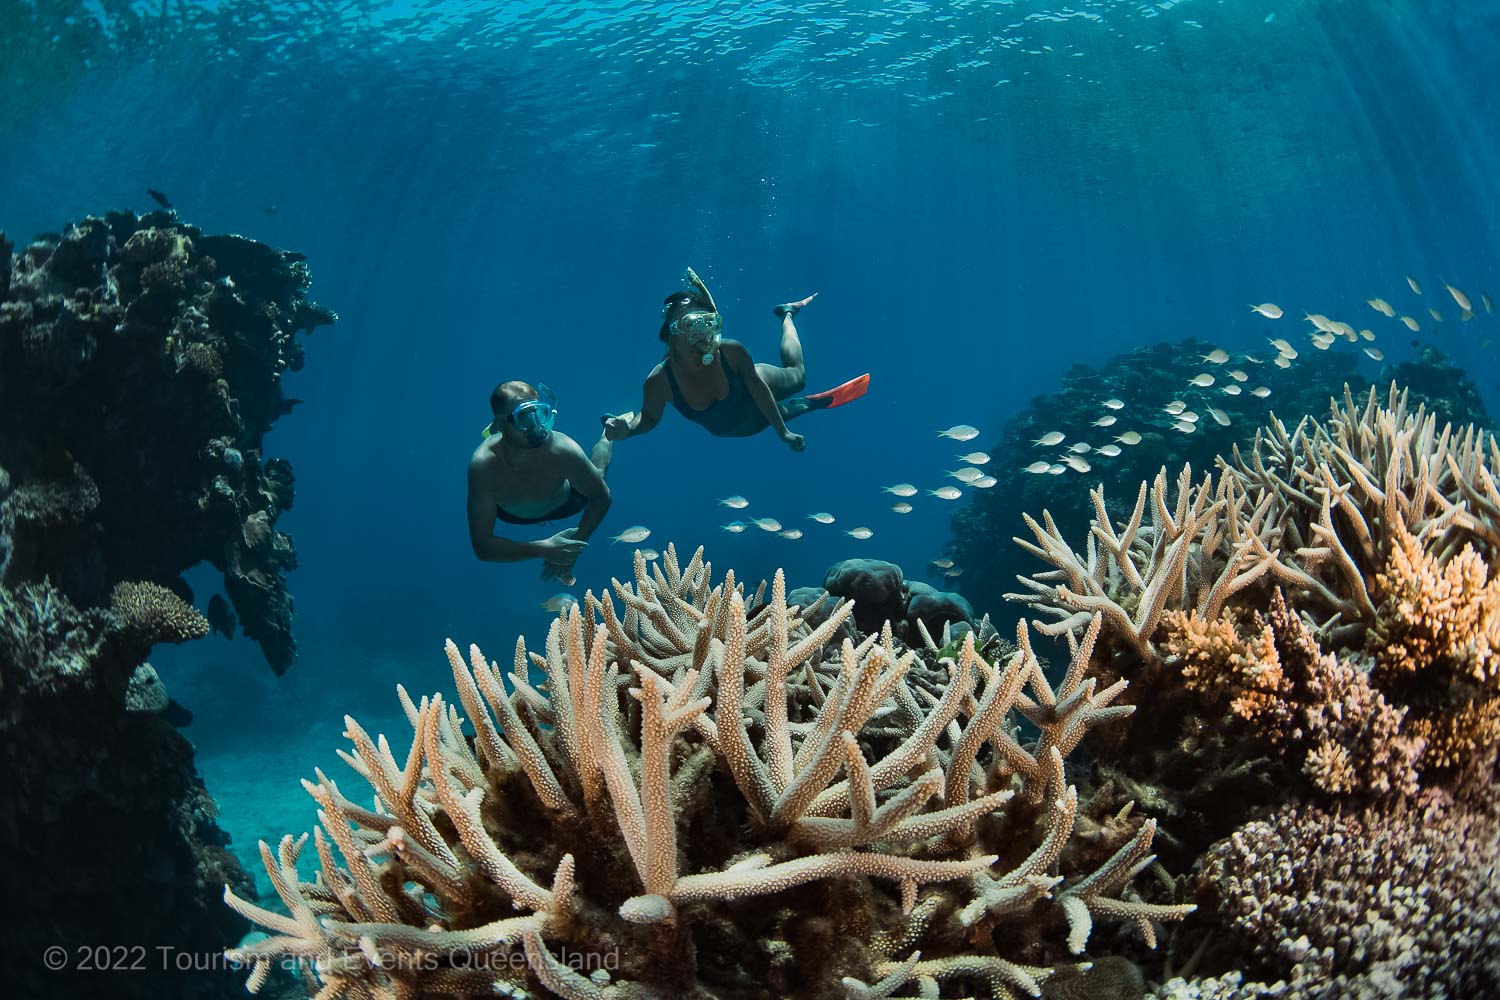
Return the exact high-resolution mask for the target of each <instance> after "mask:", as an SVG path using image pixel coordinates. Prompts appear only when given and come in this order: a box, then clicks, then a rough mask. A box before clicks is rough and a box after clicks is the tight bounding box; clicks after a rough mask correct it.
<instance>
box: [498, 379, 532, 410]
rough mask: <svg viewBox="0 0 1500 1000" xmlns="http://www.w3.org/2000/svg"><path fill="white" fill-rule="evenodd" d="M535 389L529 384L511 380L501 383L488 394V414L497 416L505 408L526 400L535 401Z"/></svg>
mask: <svg viewBox="0 0 1500 1000" xmlns="http://www.w3.org/2000/svg"><path fill="white" fill-rule="evenodd" d="M536 398H537V397H536V389H535V387H533V386H532V384H531V383H530V382H521V381H519V380H515V379H512V380H511V381H509V382H501V383H500V384H499V385H497V386H495V391H494V392H492V393H490V413H492V414H494V415H495V416H497V417H498V416H499V415H500V413H501V411H503V410H504V409H506V408H507V407H509V406H511V405H513V404H515V403H518V402H520V401H522V400H526V399H536Z"/></svg>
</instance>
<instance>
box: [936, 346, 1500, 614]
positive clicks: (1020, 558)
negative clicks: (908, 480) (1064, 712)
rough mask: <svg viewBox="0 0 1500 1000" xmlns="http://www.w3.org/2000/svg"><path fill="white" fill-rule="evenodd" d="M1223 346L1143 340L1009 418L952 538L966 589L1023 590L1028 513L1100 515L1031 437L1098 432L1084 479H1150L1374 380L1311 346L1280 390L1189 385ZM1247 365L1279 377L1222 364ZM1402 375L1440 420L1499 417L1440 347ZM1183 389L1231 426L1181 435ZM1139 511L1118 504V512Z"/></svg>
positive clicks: (1391, 374)
mask: <svg viewBox="0 0 1500 1000" xmlns="http://www.w3.org/2000/svg"><path fill="white" fill-rule="evenodd" d="M1212 349H1213V345H1211V344H1208V343H1205V342H1203V341H1198V340H1185V341H1180V342H1176V343H1170V344H1168V343H1162V344H1155V345H1152V346H1147V347H1140V348H1137V349H1135V350H1132V351H1129V352H1125V353H1122V354H1118V355H1116V356H1115V357H1113V358H1111V359H1109V361H1107V362H1106V363H1104V364H1102V365H1099V366H1097V367H1090V366H1086V365H1075V366H1074V367H1073V368H1071V369H1070V370H1069V371H1068V372H1067V374H1066V375H1064V377H1063V380H1062V385H1061V386H1060V387H1059V388H1058V390H1057V391H1056V392H1053V393H1051V394H1048V395H1045V396H1037V397H1036V398H1034V399H1033V400H1032V401H1031V402H1030V404H1029V405H1028V406H1027V408H1026V409H1025V410H1024V411H1022V412H1021V413H1019V414H1017V415H1016V416H1015V417H1013V418H1011V419H1010V420H1009V421H1008V422H1007V423H1006V424H1005V426H1004V427H1003V428H1001V430H1000V433H998V434H997V435H995V436H994V439H993V441H992V443H990V444H989V445H988V446H987V448H986V450H987V451H988V453H989V454H990V456H991V460H990V464H989V465H988V466H987V467H986V468H987V469H988V470H989V471H990V474H991V475H993V476H994V477H995V478H996V479H997V480H998V482H997V484H996V486H995V487H994V488H992V489H988V490H975V491H973V492H972V493H971V495H970V497H969V499H968V501H967V502H966V503H965V504H964V506H963V507H962V508H961V509H960V510H959V511H958V512H957V513H956V514H955V515H954V518H953V541H952V542H951V543H950V544H949V547H948V550H947V554H948V555H949V556H951V557H952V558H953V559H954V560H955V561H956V562H957V563H958V564H959V565H960V566H962V567H963V568H964V574H963V577H962V578H961V579H960V580H959V584H960V589H961V590H962V591H963V593H964V595H965V596H966V597H968V598H969V599H970V600H971V601H972V602H974V604H975V606H977V607H979V608H982V609H986V610H994V609H995V608H997V607H998V606H999V605H1000V603H1001V601H1002V599H1003V597H1004V594H1005V593H1006V592H1007V591H1010V590H1013V589H1014V586H1015V578H1016V577H1017V576H1018V575H1021V574H1024V573H1026V572H1027V571H1028V565H1029V560H1028V559H1027V557H1026V555H1025V553H1023V552H1018V551H1016V550H1015V549H1014V548H1012V547H1011V545H1010V539H1011V536H1012V535H1014V534H1015V533H1016V531H1017V530H1018V529H1019V527H1020V525H1021V521H1022V514H1023V513H1025V512H1028V511H1029V512H1033V513H1034V512H1036V511H1040V510H1043V509H1045V510H1048V511H1050V512H1051V514H1052V517H1053V519H1054V521H1056V523H1057V525H1058V527H1059V530H1060V531H1061V532H1062V533H1063V534H1064V535H1065V536H1066V537H1077V536H1079V535H1082V534H1084V533H1085V532H1086V531H1087V530H1088V526H1089V522H1090V520H1091V519H1092V518H1093V517H1094V516H1095V510H1094V507H1093V505H1092V503H1091V502H1090V499H1089V495H1088V493H1087V491H1086V490H1083V489H1080V488H1079V483H1078V473H1076V472H1074V471H1068V472H1065V473H1063V474H1061V475H1056V476H1050V475H1032V474H1028V473H1027V472H1026V471H1024V470H1025V467H1026V466H1027V465H1029V464H1031V463H1032V462H1034V461H1036V460H1037V459H1039V458H1040V459H1048V460H1051V459H1052V457H1053V454H1054V452H1052V451H1048V450H1046V449H1043V448H1039V447H1037V446H1035V445H1034V444H1033V443H1032V442H1033V441H1035V440H1037V439H1039V438H1041V436H1042V435H1043V434H1045V433H1047V432H1048V431H1054V430H1056V431H1062V432H1064V433H1066V434H1067V435H1068V437H1067V441H1068V442H1069V443H1073V442H1076V441H1079V440H1083V441H1090V442H1093V444H1094V448H1093V450H1092V451H1090V452H1089V453H1087V454H1086V455H1084V456H1083V457H1084V458H1086V459H1087V460H1088V462H1089V463H1090V465H1091V466H1092V469H1091V471H1090V473H1088V474H1085V475H1084V477H1083V478H1084V479H1086V480H1087V481H1088V482H1090V483H1096V482H1098V481H1099V480H1100V479H1101V478H1103V479H1105V480H1107V481H1109V482H1112V483H1132V482H1138V481H1141V480H1150V479H1151V478H1152V477H1153V476H1154V475H1155V473H1156V471H1157V470H1158V469H1160V468H1163V467H1166V468H1181V467H1182V466H1184V465H1192V466H1193V467H1195V468H1199V469H1208V468H1213V467H1214V466H1215V463H1216V461H1217V458H1218V456H1220V455H1229V454H1231V453H1232V450H1233V449H1234V447H1235V446H1236V445H1239V446H1241V447H1244V448H1248V447H1249V446H1250V444H1251V442H1252V440H1253V436H1252V435H1253V431H1254V430H1255V429H1256V428H1258V427H1260V426H1261V425H1262V424H1263V423H1264V422H1265V420H1266V418H1267V416H1268V414H1269V413H1270V411H1271V410H1273V409H1274V410H1275V411H1276V412H1279V413H1290V414H1303V413H1319V412H1324V411H1326V409H1327V400H1328V392H1329V389H1330V387H1334V386H1338V385H1340V384H1347V385H1348V386H1349V387H1350V390H1351V392H1353V393H1354V394H1356V395H1363V394H1364V393H1365V392H1366V391H1367V390H1368V389H1369V388H1370V387H1371V386H1372V383H1371V382H1370V381H1368V380H1366V379H1365V378H1364V377H1363V376H1362V375H1361V374H1360V373H1359V371H1358V369H1357V367H1356V365H1355V362H1354V358H1353V357H1352V356H1351V355H1349V354H1345V353H1338V352H1326V353H1324V352H1306V353H1304V354H1303V356H1302V357H1301V358H1299V359H1298V361H1297V363H1296V365H1294V366H1293V367H1292V368H1291V369H1290V370H1288V371H1284V372H1277V373H1276V375H1275V378H1274V380H1273V381H1269V382H1268V384H1270V385H1273V386H1274V392H1273V394H1272V395H1271V396H1269V397H1267V398H1260V397H1257V396H1255V395H1253V394H1252V393H1251V392H1249V391H1243V392H1241V393H1239V394H1237V395H1228V394H1225V393H1223V392H1221V391H1220V389H1221V386H1218V385H1216V386H1213V387H1209V388H1206V389H1199V388H1196V387H1194V386H1191V385H1186V384H1185V382H1186V380H1187V378H1188V377H1189V376H1190V375H1192V374H1193V373H1195V372H1201V371H1204V370H1205V368H1206V367H1212V366H1207V365H1205V364H1204V363H1203V362H1202V361H1200V360H1199V359H1200V358H1201V357H1202V356H1204V355H1206V354H1208V353H1209V352H1210V351H1211V350H1212ZM1236 366H1239V367H1240V368H1242V369H1245V370H1246V371H1247V372H1248V374H1249V376H1250V378H1251V379H1252V381H1248V382H1246V383H1245V386H1246V389H1247V390H1248V388H1249V387H1251V386H1254V385H1255V382H1254V381H1253V380H1254V379H1258V378H1262V377H1265V378H1266V379H1268V380H1269V379H1270V376H1269V375H1264V376H1263V375H1262V370H1261V369H1258V368H1257V367H1256V366H1255V365H1254V364H1251V363H1248V362H1241V361H1239V360H1234V359H1231V361H1230V362H1228V363H1226V364H1224V365H1223V366H1222V368H1221V369H1215V371H1218V372H1219V373H1220V374H1219V379H1220V382H1223V381H1225V379H1224V375H1223V369H1234V368H1236ZM1393 378H1394V380H1395V381H1396V382H1398V383H1399V384H1400V385H1402V386H1405V387H1407V389H1408V391H1409V392H1410V394H1411V399H1412V402H1413V403H1414V404H1415V403H1423V404H1425V405H1426V407H1427V411H1428V412H1429V413H1431V414H1436V415H1437V416H1438V418H1439V420H1440V421H1442V422H1451V423H1453V424H1455V425H1461V424H1473V425H1474V426H1476V427H1488V426H1489V417H1488V415H1487V413H1486V412H1485V409H1484V406H1483V403H1482V402H1481V400H1480V398H1479V393H1478V390H1477V389H1476V387H1475V386H1474V383H1473V382H1472V381H1471V380H1470V379H1469V378H1468V376H1467V375H1466V374H1465V373H1464V372H1463V371H1462V370H1461V369H1458V368H1455V367H1454V366H1453V365H1451V364H1450V363H1449V362H1448V361H1447V359H1446V357H1445V356H1444V355H1443V354H1442V353H1441V352H1439V351H1437V350H1435V349H1432V348H1426V349H1424V350H1423V351H1422V353H1421V357H1420V360H1418V361H1410V362H1403V363H1401V364H1399V365H1396V366H1394V367H1392V368H1388V369H1387V371H1386V372H1385V373H1384V375H1383V384H1388V383H1389V382H1390V381H1391V380H1392V379H1393ZM1111 397H1113V398H1116V399H1118V400H1120V401H1121V402H1122V403H1123V404H1124V406H1123V408H1122V409H1120V410H1118V411H1112V410H1107V409H1105V408H1104V407H1103V405H1102V403H1103V401H1104V400H1105V399H1108V398H1111ZM1173 399H1177V400H1182V401H1183V402H1184V403H1185V404H1187V405H1189V406H1192V407H1194V408H1196V409H1197V410H1198V411H1200V412H1204V411H1206V409H1207V408H1208V407H1214V408H1216V409H1218V410H1219V411H1220V412H1222V413H1223V414H1224V416H1225V418H1226V419H1228V420H1229V423H1228V424H1227V425H1221V424H1219V423H1218V422H1217V421H1216V420H1213V419H1209V418H1208V416H1207V415H1204V416H1202V417H1200V419H1199V420H1198V421H1197V423H1196V425H1195V430H1194V432H1193V433H1191V434H1183V433H1179V432H1178V431H1177V430H1175V429H1174V428H1173V427H1172V424H1173V423H1174V421H1175V419H1176V418H1175V417H1173V416H1171V415H1168V414H1166V413H1164V412H1163V410H1162V407H1163V405H1164V404H1166V403H1167V402H1168V401H1169V400H1173ZM1109 416H1114V417H1115V423H1114V424H1113V425H1112V426H1110V427H1108V428H1099V427H1096V426H1094V422H1095V421H1096V420H1099V419H1102V418H1105V417H1109ZM1126 430H1134V431H1136V432H1138V433H1139V434H1140V435H1141V440H1140V442H1139V443H1138V444H1135V445H1133V446H1131V445H1127V446H1125V447H1123V448H1121V450H1120V453H1119V454H1118V455H1113V456H1110V455H1104V454H1101V453H1100V452H1099V450H1098V446H1100V445H1104V444H1107V443H1110V442H1112V440H1113V439H1114V438H1115V437H1116V436H1117V435H1120V434H1121V433H1122V432H1123V431H1126ZM976 443H977V442H976ZM1065 446H1066V445H1065ZM1065 446H1064V447H1065ZM1128 513H1129V511H1128V509H1126V510H1112V511H1111V514H1112V515H1113V516H1114V517H1115V518H1121V517H1124V516H1127V515H1128Z"/></svg>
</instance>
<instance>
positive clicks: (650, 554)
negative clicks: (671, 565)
mask: <svg viewBox="0 0 1500 1000" xmlns="http://www.w3.org/2000/svg"><path fill="white" fill-rule="evenodd" d="M641 558H642V559H644V560H646V561H647V562H650V561H651V560H653V559H660V558H661V553H660V552H658V551H656V550H655V549H641Z"/></svg>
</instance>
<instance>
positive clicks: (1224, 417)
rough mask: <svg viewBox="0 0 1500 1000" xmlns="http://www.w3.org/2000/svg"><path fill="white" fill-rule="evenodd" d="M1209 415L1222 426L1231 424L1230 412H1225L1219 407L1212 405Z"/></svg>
mask: <svg viewBox="0 0 1500 1000" xmlns="http://www.w3.org/2000/svg"><path fill="white" fill-rule="evenodd" d="M1208 415H1209V416H1210V417H1213V418H1214V423H1216V424H1218V425H1219V426H1220V427H1228V426H1229V414H1227V413H1225V412H1224V411H1223V410H1221V409H1218V408H1217V407H1213V406H1210V407H1209V408H1208Z"/></svg>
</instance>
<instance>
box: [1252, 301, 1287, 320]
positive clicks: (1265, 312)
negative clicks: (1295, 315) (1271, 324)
mask: <svg viewBox="0 0 1500 1000" xmlns="http://www.w3.org/2000/svg"><path fill="white" fill-rule="evenodd" d="M1250 311H1251V312H1257V313H1260V314H1261V315H1262V316H1264V317H1265V318H1266V319H1280V318H1281V307H1280V306H1278V305H1277V304H1276V303H1274V302H1262V303H1261V304H1260V305H1258V306H1251V307H1250Z"/></svg>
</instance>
